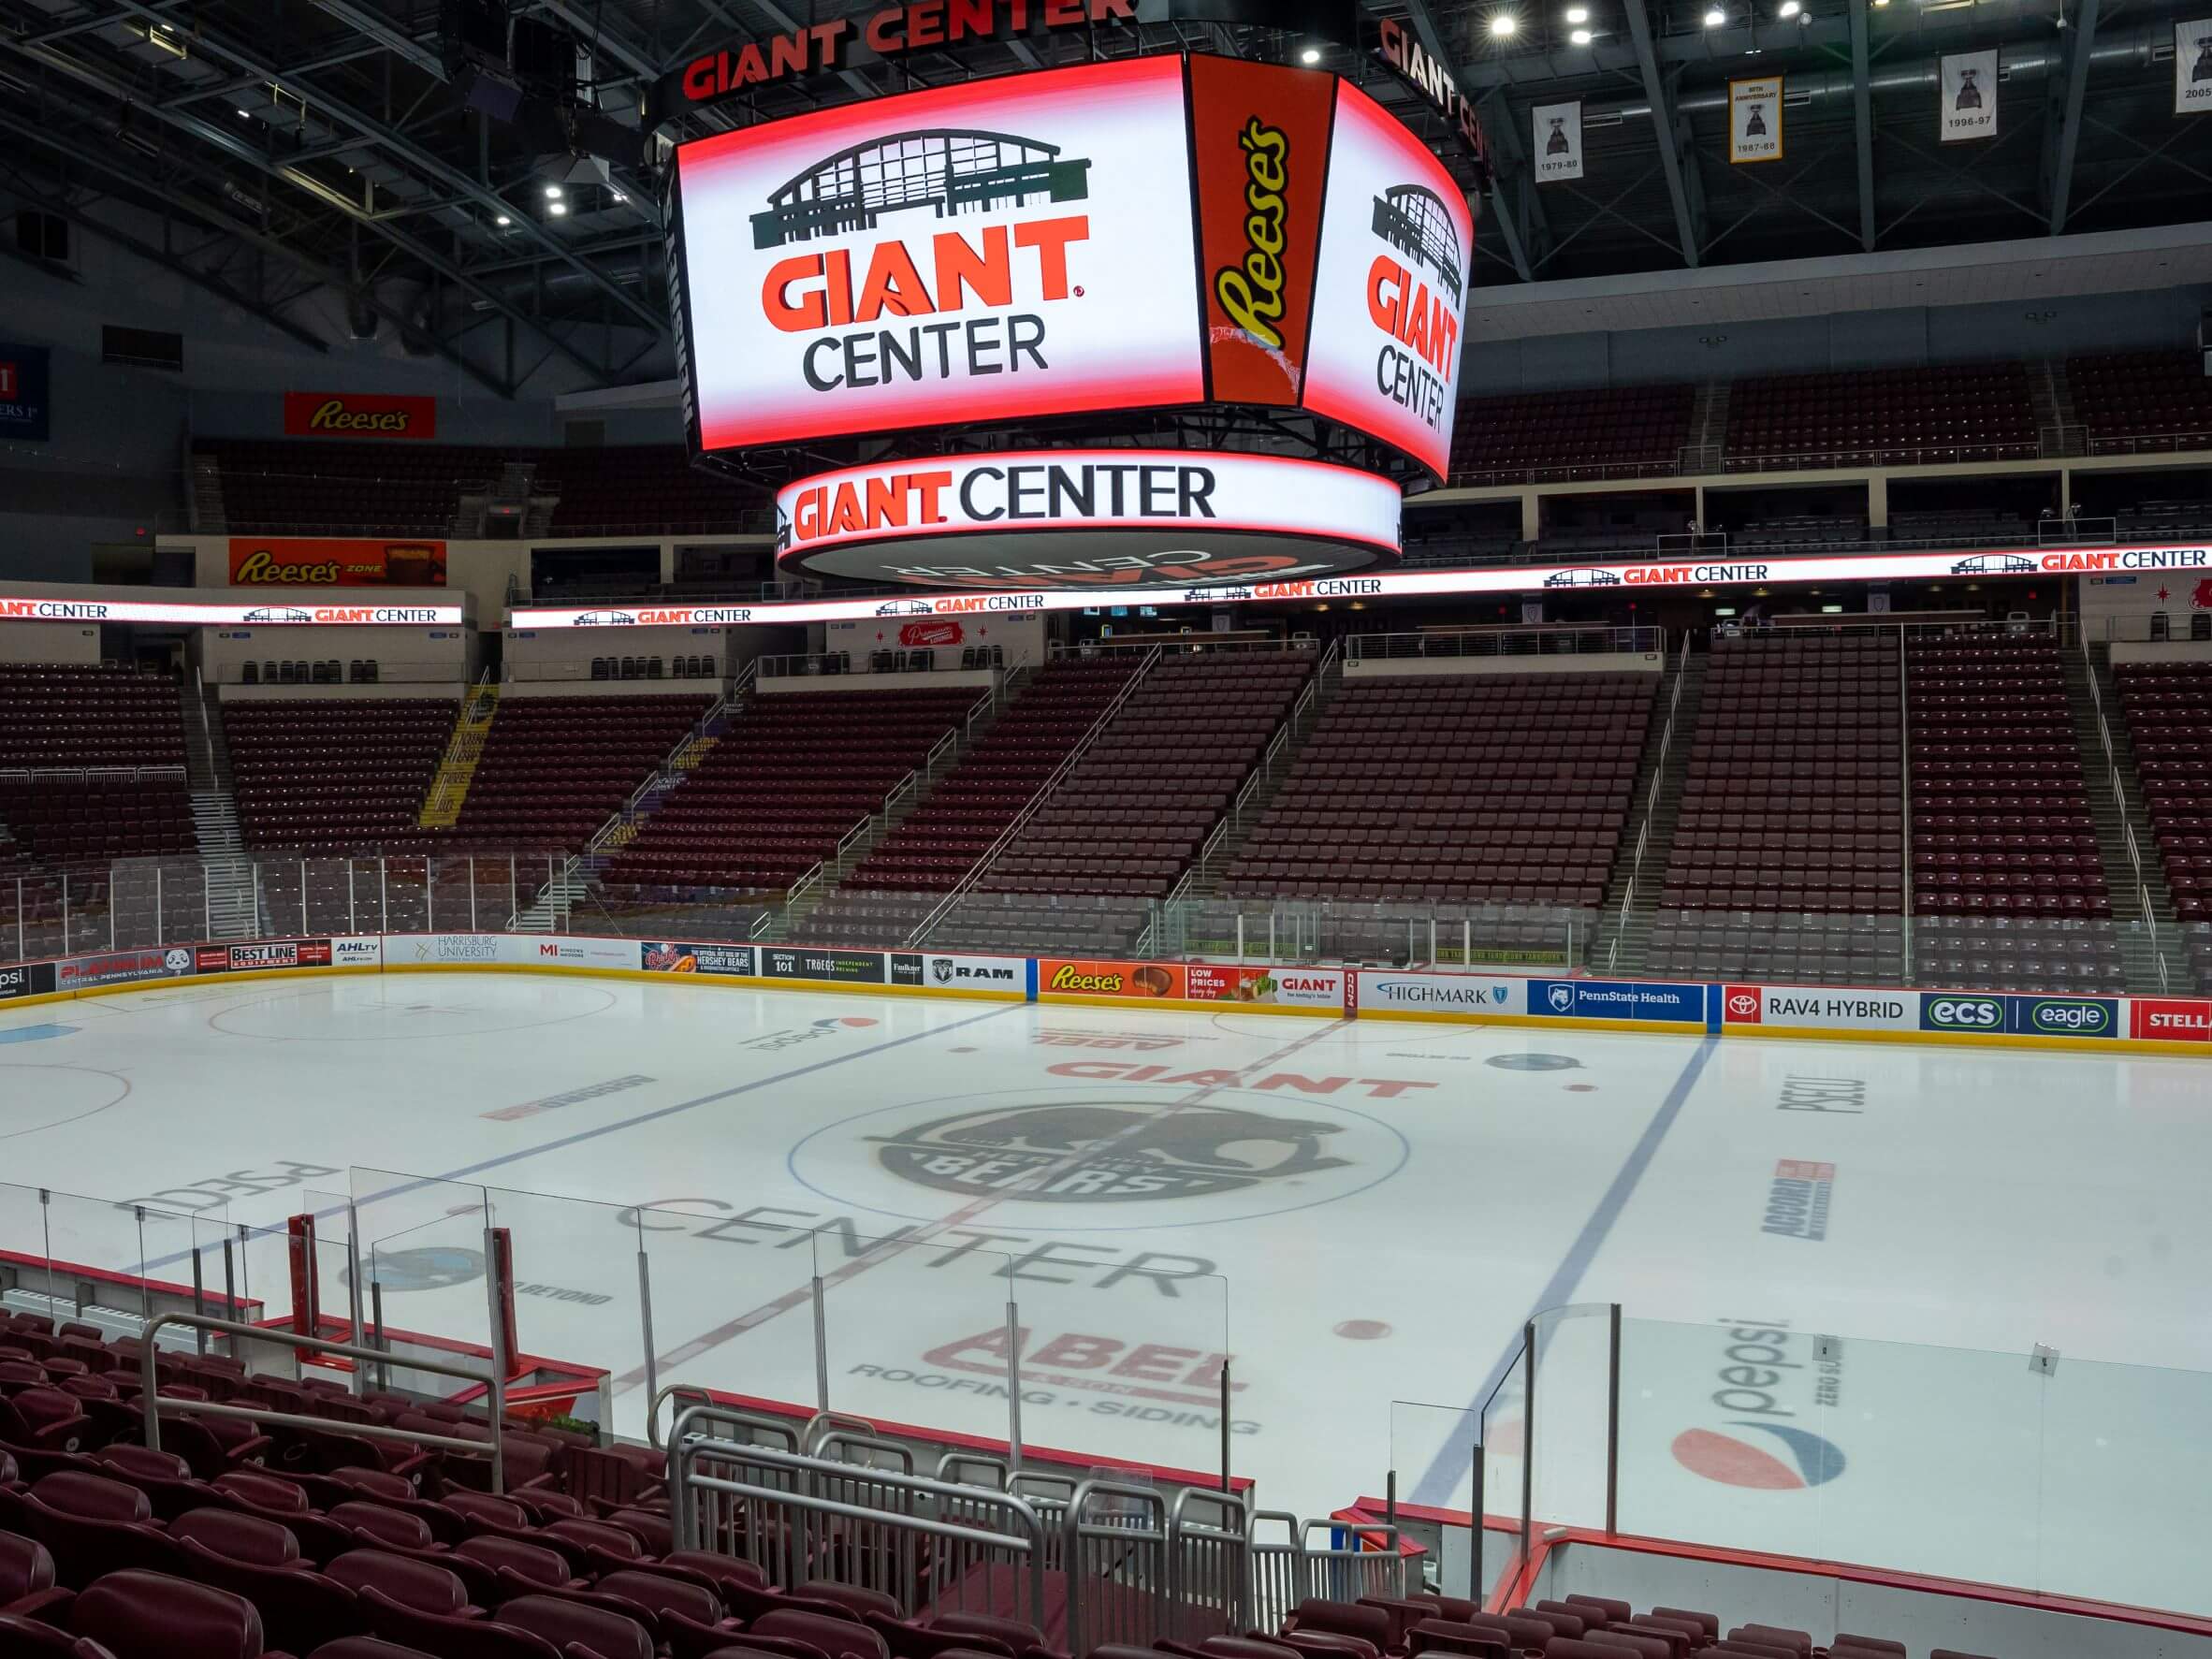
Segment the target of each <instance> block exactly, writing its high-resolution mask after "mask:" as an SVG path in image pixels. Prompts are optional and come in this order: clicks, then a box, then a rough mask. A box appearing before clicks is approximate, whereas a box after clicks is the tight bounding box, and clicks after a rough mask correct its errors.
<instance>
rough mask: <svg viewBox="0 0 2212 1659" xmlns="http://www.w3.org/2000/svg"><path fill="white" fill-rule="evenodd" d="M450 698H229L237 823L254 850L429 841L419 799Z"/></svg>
mask: <svg viewBox="0 0 2212 1659" xmlns="http://www.w3.org/2000/svg"><path fill="white" fill-rule="evenodd" d="M455 714H456V705H455V703H454V701H453V700H452V699H450V698H444V697H409V698H380V699H377V700H375V701H371V702H354V701H351V700H338V699H333V698H319V699H311V698H298V699H291V700H286V701H284V702H269V703H261V702H253V703H226V704H225V705H224V706H223V729H224V735H225V738H226V742H227V743H228V745H229V749H230V772H231V784H232V791H233V793H234V794H235V795H236V797H237V802H238V819H239V830H240V834H241V835H242V836H243V837H244V839H245V843H246V845H247V846H248V847H249V848H252V849H254V850H255V851H296V852H306V853H334V852H373V851H384V850H387V849H390V850H397V849H400V848H403V847H405V846H407V845H408V844H409V843H411V842H415V841H422V840H428V839H429V837H430V834H431V832H430V831H429V830H424V829H418V828H417V827H416V823H415V821H416V819H417V818H418V816H419V815H420V814H421V811H422V806H423V798H424V796H425V795H426V794H428V793H429V787H430V779H433V778H434V777H436V776H437V773H438V762H439V759H440V757H441V756H442V755H443V754H444V750H445V745H446V743H447V741H448V740H449V739H450V738H451V737H452V735H453V722H454V718H455Z"/></svg>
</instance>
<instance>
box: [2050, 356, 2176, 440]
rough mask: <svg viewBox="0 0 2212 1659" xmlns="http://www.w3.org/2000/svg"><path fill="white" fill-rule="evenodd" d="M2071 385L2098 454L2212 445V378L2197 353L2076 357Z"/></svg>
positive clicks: (2071, 363)
mask: <svg viewBox="0 0 2212 1659" xmlns="http://www.w3.org/2000/svg"><path fill="white" fill-rule="evenodd" d="M2066 384H2067V389H2068V390H2069V391H2070V392H2072V394H2073V397H2074V415H2075V416H2076V417H2077V418H2078V419H2079V420H2080V421H2081V423H2082V425H2084V426H2085V427H2087V428H2088V438H2089V453H2090V454H2092V455H2096V454H2100V453H2110V452H2121V453H2125V452H2131V451H2136V450H2144V451H2157V450H2162V449H2201V448H2203V447H2204V446H2205V444H2212V379H2206V378H2205V366H2204V364H2203V362H2202V361H2200V360H2199V358H2198V357H2197V356H2196V355H2195V354H2194V353H2191V352H2132V353H2128V354H2125V355H2122V356H2118V357H2074V358H2072V359H2070V360H2069V361H2068V363H2067V365H2066Z"/></svg>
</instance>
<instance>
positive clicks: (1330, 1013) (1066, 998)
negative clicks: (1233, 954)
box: [1014, 991, 1344, 1020]
mask: <svg viewBox="0 0 2212 1659" xmlns="http://www.w3.org/2000/svg"><path fill="white" fill-rule="evenodd" d="M1014 1000H1015V1001H1016V1002H1019V1001H1021V1000H1022V998H1021V997H1015V998H1014ZM1037 1000H1038V1002H1039V1003H1040V1004H1041V1005H1043V1006H1045V1007H1049V1008H1118V1009H1121V1010H1123V1011H1125V1012H1128V1011H1144V1010H1147V1009H1155V1008H1172V1009H1178V1010H1181V1011H1186V1012H1189V1013H1255V1014H1302V1015H1304V1016H1305V1017H1307V1018H1309V1019H1321V1020H1341V1019H1343V1018H1344V1010H1343V1009H1341V1008H1296V1007H1292V1006H1290V1005H1288V1004H1286V1003H1281V1002H1220V1001H1214V1002H1201V1001H1199V1000H1197V999H1195V998H1193V997H1085V996H1083V995H1081V994H1080V993H1078V992H1073V991H1041V992H1039V993H1038V997H1037Z"/></svg>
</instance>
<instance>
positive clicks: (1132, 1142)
mask: <svg viewBox="0 0 2212 1659" xmlns="http://www.w3.org/2000/svg"><path fill="white" fill-rule="evenodd" d="M1343 1131H1344V1126H1343V1125H1341V1124H1338V1123H1334V1122H1330V1121H1325V1120H1322V1119H1319V1118H1309V1117H1292V1116H1276V1115H1274V1114H1273V1113H1263V1112H1255V1111H1252V1110H1250V1109H1249V1108H1247V1107H1244V1106H1224V1105H1188V1106H1175V1105H1173V1104H1172V1102H1170V1101H1162V1100H1159V1099H1142V1098H1137V1097H1131V1098H1128V1099H1099V1100H1086V1101H1084V1102H1082V1103H1081V1104H1070V1105H1053V1104H1046V1103H1041V1102H1040V1103H1034V1104H1031V1103H1016V1104H1011V1105H999V1106H990V1107H984V1108H982V1109H980V1110H977V1111H970V1112H962V1113H954V1114H953V1115H952V1116H950V1117H939V1118H933V1119H931V1120H929V1121H927V1122H925V1123H920V1124H916V1125H915V1126H914V1127H913V1128H910V1129H905V1130H902V1131H898V1132H896V1133H894V1134H892V1135H888V1136H884V1137H881V1138H880V1139H878V1141H877V1157H878V1158H879V1160H880V1162H881V1164H882V1166H883V1168H884V1169H886V1170H888V1171H891V1173H893V1174H895V1175H896V1176H898V1177H900V1178H901V1179H902V1180H907V1181H911V1182H913V1183H915V1184H916V1185H917V1186H934V1187H937V1188H939V1190H940V1191H944V1192H958V1193H966V1194H984V1193H997V1194H1002V1195H1004V1196H1006V1197H1009V1198H1020V1199H1023V1200H1026V1201H1031V1202H1036V1203H1051V1204H1065V1203H1074V1204H1085V1203H1127V1202H1139V1201H1147V1200H1157V1199H1187V1198H1204V1197H1209V1196H1211V1195H1213V1194H1215V1193H1224V1192H1238V1191H1242V1190H1244V1189H1245V1188H1247V1187H1256V1186H1266V1185H1269V1184H1271V1183H1277V1182H1284V1181H1288V1180H1292V1179H1294V1178H1296V1177H1299V1176H1302V1175H1310V1174H1317V1173H1319V1172H1321V1171H1331V1170H1348V1169H1350V1168H1352V1160H1351V1159H1349V1158H1346V1157H1337V1156H1336V1155H1335V1154H1334V1153H1333V1152H1332V1150H1331V1149H1330V1148H1331V1142H1332V1137H1335V1136H1338V1135H1340V1134H1342V1133H1343Z"/></svg>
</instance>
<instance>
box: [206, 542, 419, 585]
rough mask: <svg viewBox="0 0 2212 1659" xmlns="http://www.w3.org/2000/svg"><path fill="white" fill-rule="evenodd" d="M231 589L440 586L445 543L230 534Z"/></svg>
mask: <svg viewBox="0 0 2212 1659" xmlns="http://www.w3.org/2000/svg"><path fill="white" fill-rule="evenodd" d="M230 585H231V586H232V587H233V588H443V587H444V586H445V544H444V542H378V541H361V540H349V539H344V538H334V537H325V536H294V537H283V538H276V539H270V538H269V537H259V538H249V537H243V536H234V537H232V538H231V543H230Z"/></svg>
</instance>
